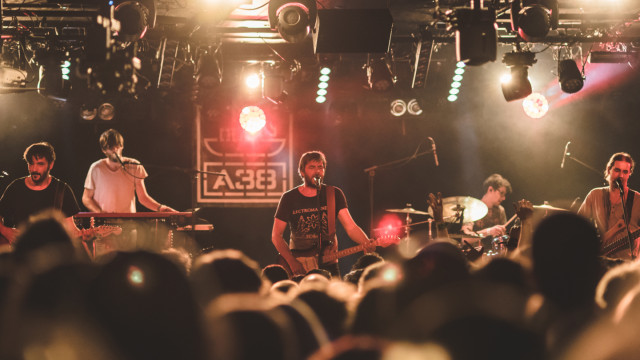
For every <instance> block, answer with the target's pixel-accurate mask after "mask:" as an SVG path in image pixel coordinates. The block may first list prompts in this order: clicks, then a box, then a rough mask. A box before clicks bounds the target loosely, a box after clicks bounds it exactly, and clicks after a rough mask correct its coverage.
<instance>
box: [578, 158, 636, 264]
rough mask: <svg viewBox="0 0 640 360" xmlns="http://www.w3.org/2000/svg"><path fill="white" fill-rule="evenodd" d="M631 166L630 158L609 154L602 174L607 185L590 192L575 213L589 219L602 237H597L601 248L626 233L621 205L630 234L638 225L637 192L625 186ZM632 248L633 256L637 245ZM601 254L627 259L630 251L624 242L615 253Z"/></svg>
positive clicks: (631, 170)
mask: <svg viewBox="0 0 640 360" xmlns="http://www.w3.org/2000/svg"><path fill="white" fill-rule="evenodd" d="M634 165H635V163H634V161H633V159H632V158H631V155H629V154H627V153H624V152H619V153H615V154H613V155H612V156H611V158H610V159H609V162H608V163H607V167H606V168H605V171H604V178H605V180H606V181H607V182H608V184H609V186H606V187H600V188H595V189H593V190H591V191H590V192H589V194H587V197H586V198H585V199H584V202H583V203H582V206H580V209H579V210H578V213H579V214H580V215H583V216H585V217H587V218H591V219H593V220H594V221H595V223H596V226H597V227H598V229H600V231H601V233H603V234H604V235H603V236H602V238H601V240H602V247H603V248H606V247H607V245H608V244H611V243H612V242H613V241H614V240H616V239H619V238H620V237H623V236H625V235H626V234H627V229H626V225H625V223H624V220H623V206H624V207H625V211H626V214H627V217H628V220H629V229H630V230H631V232H633V231H634V230H635V229H637V228H638V226H639V225H640V197H639V196H638V192H637V191H634V190H631V189H629V187H628V186H627V182H628V180H629V176H631V174H632V173H633V168H634ZM620 189H622V192H623V194H624V199H623V198H621V197H620ZM633 249H634V255H636V256H637V255H638V244H637V242H634V243H633ZM602 255H605V256H608V257H611V258H615V259H630V258H631V252H630V251H629V245H628V241H627V242H625V243H624V246H621V247H619V248H618V249H617V250H615V251H611V252H607V251H605V253H603V254H602Z"/></svg>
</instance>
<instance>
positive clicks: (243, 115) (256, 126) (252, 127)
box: [239, 106, 267, 135]
mask: <svg viewBox="0 0 640 360" xmlns="http://www.w3.org/2000/svg"><path fill="white" fill-rule="evenodd" d="M239 121H240V126H242V128H243V129H244V131H246V132H248V133H249V134H251V135H254V134H256V133H257V132H259V131H260V130H262V129H263V128H264V126H265V125H266V124H267V117H266V116H265V114H264V111H263V110H262V109H261V108H259V107H257V106H246V107H244V108H243V109H242V111H241V112H240V119H239Z"/></svg>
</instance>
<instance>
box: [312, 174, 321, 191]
mask: <svg viewBox="0 0 640 360" xmlns="http://www.w3.org/2000/svg"><path fill="white" fill-rule="evenodd" d="M313 181H315V183H316V186H317V187H318V189H320V188H321V187H322V178H321V177H319V176H316V177H314V178H313Z"/></svg>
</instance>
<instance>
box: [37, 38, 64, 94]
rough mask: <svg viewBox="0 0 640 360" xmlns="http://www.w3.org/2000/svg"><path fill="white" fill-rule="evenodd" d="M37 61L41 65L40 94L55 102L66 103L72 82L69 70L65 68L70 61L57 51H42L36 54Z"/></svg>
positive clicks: (61, 52)
mask: <svg viewBox="0 0 640 360" xmlns="http://www.w3.org/2000/svg"><path fill="white" fill-rule="evenodd" d="M36 59H37V61H38V63H39V64H40V68H39V71H38V93H39V94H41V95H44V96H47V97H49V98H52V99H54V100H58V101H66V100H67V97H68V96H69V93H70V91H71V82H70V81H69V79H68V75H69V73H68V72H67V71H69V69H68V67H65V65H66V63H68V60H67V59H66V56H65V54H64V52H63V51H62V50H56V49H46V50H41V51H38V52H36ZM65 70H67V71H65ZM65 72H66V75H67V78H66V79H65V76H64V75H65Z"/></svg>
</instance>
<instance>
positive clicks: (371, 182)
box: [364, 143, 435, 237]
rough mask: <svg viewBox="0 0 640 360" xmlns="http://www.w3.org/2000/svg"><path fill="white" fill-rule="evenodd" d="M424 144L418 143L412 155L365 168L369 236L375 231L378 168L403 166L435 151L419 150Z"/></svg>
mask: <svg viewBox="0 0 640 360" xmlns="http://www.w3.org/2000/svg"><path fill="white" fill-rule="evenodd" d="M422 144H423V143H420V145H418V148H417V149H416V151H415V152H414V153H413V155H411V156H407V157H404V158H401V159H398V160H393V161H389V162H387V163H384V164H380V165H373V166H371V167H368V168H366V169H364V172H365V173H368V174H369V237H373V232H374V230H375V229H374V228H373V200H374V196H373V193H374V192H373V185H374V178H375V176H376V170H387V169H393V168H398V167H402V166H404V165H406V164H408V163H409V162H411V160H414V159H417V158H418V157H420V156H422V155H426V154H431V153H433V152H434V150H435V149H434V148H433V147H432V148H431V149H429V150H427V151H422V152H419V150H420V147H421V146H422Z"/></svg>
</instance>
